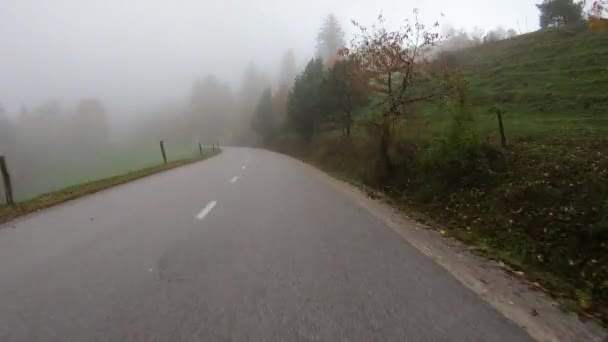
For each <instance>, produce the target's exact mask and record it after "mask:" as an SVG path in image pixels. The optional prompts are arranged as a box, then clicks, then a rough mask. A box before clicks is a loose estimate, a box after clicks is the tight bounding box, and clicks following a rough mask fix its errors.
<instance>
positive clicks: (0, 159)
mask: <svg viewBox="0 0 608 342" xmlns="http://www.w3.org/2000/svg"><path fill="white" fill-rule="evenodd" d="M0 172H1V173H2V181H3V183H4V195H5V196H6V204H8V205H10V206H14V205H15V200H14V199H13V186H12V184H11V176H10V175H9V173H8V167H6V159H5V158H4V156H0Z"/></svg>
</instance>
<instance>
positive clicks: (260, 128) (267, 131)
mask: <svg viewBox="0 0 608 342" xmlns="http://www.w3.org/2000/svg"><path fill="white" fill-rule="evenodd" d="M272 107H273V105H272V92H271V91H270V89H266V90H265V91H264V92H263V93H262V96H260V99H259V101H258V105H257V107H256V110H255V114H254V117H253V120H252V121H251V127H252V128H253V129H254V130H255V131H256V132H257V133H258V134H259V135H260V136H261V137H262V140H263V141H264V144H266V145H268V144H269V143H271V142H272V140H273V138H274V135H275V129H276V127H275V122H274V117H275V114H274V111H273V108H272Z"/></svg>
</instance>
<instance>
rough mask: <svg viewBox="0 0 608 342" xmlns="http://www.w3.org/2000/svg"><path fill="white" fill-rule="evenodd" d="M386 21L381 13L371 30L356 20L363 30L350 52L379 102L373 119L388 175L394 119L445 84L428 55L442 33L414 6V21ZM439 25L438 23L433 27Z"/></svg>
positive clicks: (383, 170) (437, 93) (381, 164)
mask: <svg viewBox="0 0 608 342" xmlns="http://www.w3.org/2000/svg"><path fill="white" fill-rule="evenodd" d="M384 24H385V20H384V18H383V17H382V16H381V15H380V16H379V17H378V22H377V24H375V25H373V26H372V28H371V30H370V29H368V28H367V27H365V26H363V25H361V24H359V23H356V22H354V25H355V26H356V27H357V28H358V29H359V31H360V33H359V35H358V36H357V37H356V38H355V39H354V40H353V42H352V47H353V51H352V53H351V54H350V56H352V58H353V59H354V60H355V61H357V63H359V64H360V65H361V68H362V70H363V72H364V73H365V74H366V76H367V77H368V79H369V80H370V81H369V82H370V86H371V89H372V91H373V93H374V95H375V98H376V101H377V102H378V103H377V107H378V116H377V118H376V120H375V121H374V122H373V126H374V128H375V131H376V132H375V136H376V138H377V139H378V156H379V159H378V168H379V170H380V171H379V172H380V174H381V175H385V176H389V175H390V172H391V169H392V162H391V157H390V154H389V148H390V143H391V133H392V132H391V130H392V127H393V125H394V123H395V120H397V119H400V118H401V117H403V116H404V115H405V114H406V112H407V111H408V105H411V104H413V103H416V102H421V101H425V100H429V99H432V98H434V97H437V96H440V95H441V94H442V93H443V87H442V84H441V82H438V81H437V79H436V78H435V77H433V76H435V75H434V74H433V70H432V69H431V68H428V67H427V65H428V63H427V60H426V59H425V53H426V51H427V50H428V49H429V48H430V47H432V46H433V45H435V43H436V42H437V41H438V39H439V34H438V33H437V32H435V30H434V29H428V28H427V27H426V26H425V25H424V24H422V23H421V22H420V21H419V20H418V11H417V10H414V21H413V22H411V21H410V20H405V23H404V26H403V27H401V28H400V29H397V30H394V31H391V30H388V29H387V28H385V27H384ZM438 26H439V24H437V23H436V24H435V26H434V27H435V28H437V27H438ZM347 52H348V51H347Z"/></svg>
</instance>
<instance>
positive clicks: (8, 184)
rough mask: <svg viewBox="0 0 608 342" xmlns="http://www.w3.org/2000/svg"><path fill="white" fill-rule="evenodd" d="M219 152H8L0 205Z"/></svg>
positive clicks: (193, 147)
mask: <svg viewBox="0 0 608 342" xmlns="http://www.w3.org/2000/svg"><path fill="white" fill-rule="evenodd" d="M216 149H219V146H218V144H217V142H214V143H212V144H202V143H200V142H191V143H184V142H180V141H172V140H167V141H160V142H157V143H156V144H153V143H148V144H134V145H130V146H127V147H125V146H124V145H120V144H104V145H103V146H97V148H92V149H91V148H89V149H87V150H86V152H82V151H83V150H82V149H81V150H80V153H77V152H76V151H77V150H76V149H74V151H64V153H57V152H55V153H38V154H29V155H28V156H24V155H19V154H17V152H13V153H11V152H10V151H9V152H7V153H6V154H5V155H2V156H0V195H1V196H0V205H14V204H15V203H16V202H21V201H25V200H28V199H30V198H34V197H36V196H39V195H41V194H45V193H49V192H53V191H57V190H60V189H63V188H66V187H70V186H74V185H78V184H82V183H87V182H91V181H96V180H100V179H104V178H108V177H113V176H118V175H121V174H125V173H128V172H133V171H138V170H141V169H144V168H148V167H153V166H158V165H162V164H163V163H164V164H167V163H170V162H174V161H179V160H192V159H196V158H202V157H204V156H207V155H209V154H211V153H214V152H215V151H216Z"/></svg>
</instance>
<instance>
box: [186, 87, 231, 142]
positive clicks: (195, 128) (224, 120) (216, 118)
mask: <svg viewBox="0 0 608 342" xmlns="http://www.w3.org/2000/svg"><path fill="white" fill-rule="evenodd" d="M232 102H233V101H232V94H231V91H230V88H229V87H228V86H227V85H225V84H223V83H221V82H220V81H219V80H218V79H217V78H216V77H215V76H214V75H208V76H206V77H205V78H203V79H201V80H198V81H197V82H196V83H195V84H194V86H193V87H192V94H191V96H190V111H191V115H192V117H191V124H192V125H191V129H190V131H191V132H190V133H191V135H192V137H193V138H195V139H201V138H202V139H205V140H206V141H207V143H210V142H215V141H216V140H217V139H219V138H220V137H223V135H224V133H225V131H226V129H227V128H228V125H229V115H230V113H231V112H232Z"/></svg>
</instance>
